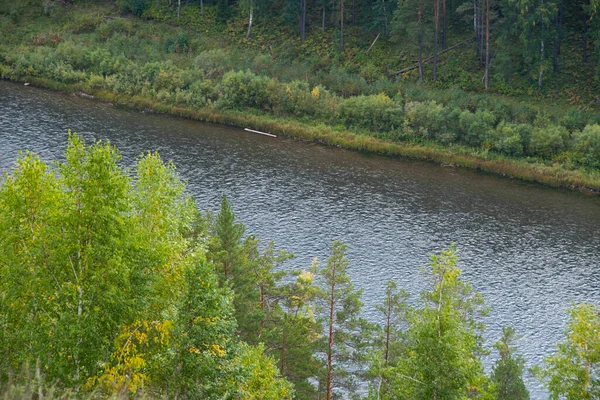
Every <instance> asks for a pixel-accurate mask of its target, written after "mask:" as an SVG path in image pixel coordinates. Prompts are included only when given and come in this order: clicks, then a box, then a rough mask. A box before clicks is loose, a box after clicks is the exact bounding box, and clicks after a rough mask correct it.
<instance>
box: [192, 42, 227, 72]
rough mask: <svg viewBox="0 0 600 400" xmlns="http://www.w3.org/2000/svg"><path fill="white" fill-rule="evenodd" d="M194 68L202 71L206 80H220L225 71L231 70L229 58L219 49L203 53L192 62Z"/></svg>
mask: <svg viewBox="0 0 600 400" xmlns="http://www.w3.org/2000/svg"><path fill="white" fill-rule="evenodd" d="M194 63H195V65H196V68H197V69H199V70H200V71H202V73H203V74H204V76H205V77H206V78H210V79H215V78H221V77H222V76H223V75H224V74H225V73H226V72H227V71H229V70H231V69H233V64H232V63H231V57H230V55H229V54H227V53H226V52H225V51H223V50H221V49H216V50H208V51H203V52H202V53H200V54H199V55H198V57H196V59H195V61H194Z"/></svg>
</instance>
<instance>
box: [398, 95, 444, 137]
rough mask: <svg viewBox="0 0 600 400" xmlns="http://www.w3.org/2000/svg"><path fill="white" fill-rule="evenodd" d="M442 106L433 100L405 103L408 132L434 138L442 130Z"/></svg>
mask: <svg viewBox="0 0 600 400" xmlns="http://www.w3.org/2000/svg"><path fill="white" fill-rule="evenodd" d="M443 110H444V107H443V106H442V105H441V104H437V103H436V102H435V100H432V101H430V102H423V103H421V102H410V103H408V104H407V105H406V125H407V128H408V130H409V133H412V134H414V135H417V136H420V137H423V138H426V139H434V138H435V137H436V135H438V134H440V133H442V132H443V130H444V125H445V121H444V113H443Z"/></svg>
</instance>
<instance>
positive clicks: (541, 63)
mask: <svg viewBox="0 0 600 400" xmlns="http://www.w3.org/2000/svg"><path fill="white" fill-rule="evenodd" d="M543 76H544V41H543V40H542V46H541V50H540V74H539V75H538V93H539V92H541V91H542V83H543Z"/></svg>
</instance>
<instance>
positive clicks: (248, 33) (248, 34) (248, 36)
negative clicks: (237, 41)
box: [246, 7, 254, 39]
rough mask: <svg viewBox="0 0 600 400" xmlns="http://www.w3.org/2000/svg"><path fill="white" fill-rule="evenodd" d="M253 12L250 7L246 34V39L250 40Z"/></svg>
mask: <svg viewBox="0 0 600 400" xmlns="http://www.w3.org/2000/svg"><path fill="white" fill-rule="evenodd" d="M253 11H254V10H253V9H252V7H250V18H249V20H248V32H247V33H246V39H249V38H250V35H251V34H252V12H253Z"/></svg>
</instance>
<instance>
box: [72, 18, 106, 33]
mask: <svg viewBox="0 0 600 400" xmlns="http://www.w3.org/2000/svg"><path fill="white" fill-rule="evenodd" d="M101 22H102V20H101V19H100V18H98V17H95V16H93V15H91V14H78V15H77V16H76V17H75V20H74V21H73V23H71V26H70V27H69V28H70V29H71V32H73V33H89V32H93V31H94V30H95V29H96V27H97V26H98V25H100V23H101Z"/></svg>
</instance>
